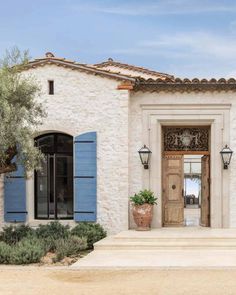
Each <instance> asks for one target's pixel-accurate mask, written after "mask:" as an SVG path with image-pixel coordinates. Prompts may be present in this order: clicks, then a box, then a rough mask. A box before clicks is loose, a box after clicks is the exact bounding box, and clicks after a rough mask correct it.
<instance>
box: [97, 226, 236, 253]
mask: <svg viewBox="0 0 236 295" xmlns="http://www.w3.org/2000/svg"><path fill="white" fill-rule="evenodd" d="M94 249H95V250H165V249H174V250H179V249H225V250H227V249H229V250H230V249H234V250H236V230H235V229H234V230H226V229H220V230H218V229H217V230H213V229H204V230H202V229H200V230H189V229H187V230H185V229H171V230H169V229H164V230H154V231H150V232H137V231H125V232H121V233H120V234H118V235H115V236H111V237H107V238H105V239H103V240H101V241H99V242H97V243H95V245H94Z"/></svg>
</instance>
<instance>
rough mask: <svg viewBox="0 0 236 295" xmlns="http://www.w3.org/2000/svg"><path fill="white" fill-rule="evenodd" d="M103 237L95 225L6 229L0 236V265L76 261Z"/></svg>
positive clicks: (60, 225) (47, 225)
mask: <svg viewBox="0 0 236 295" xmlns="http://www.w3.org/2000/svg"><path fill="white" fill-rule="evenodd" d="M105 236H106V232H105V230H104V229H103V227H102V226H101V225H99V224H92V223H80V224H78V225H76V226H75V227H74V228H72V229H70V227H69V226H68V225H62V224H61V223H59V222H58V221H54V222H50V223H48V224H46V225H39V227H38V228H36V229H34V228H31V227H29V226H27V225H18V226H12V225H10V226H6V227H4V228H3V230H2V231H1V232H0V264H30V263H39V262H43V261H48V259H44V258H45V257H46V258H47V257H50V260H51V261H52V262H60V261H63V260H65V259H67V262H68V263H67V264H69V263H70V262H73V261H76V260H77V258H78V257H79V256H80V255H82V254H83V253H84V252H85V251H88V250H89V249H92V248H93V244H94V243H95V242H97V241H99V240H100V239H102V238H104V237H105Z"/></svg>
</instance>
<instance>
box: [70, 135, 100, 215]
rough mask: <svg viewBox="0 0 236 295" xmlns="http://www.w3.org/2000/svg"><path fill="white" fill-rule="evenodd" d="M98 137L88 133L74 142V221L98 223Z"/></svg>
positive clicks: (77, 137) (76, 138)
mask: <svg viewBox="0 0 236 295" xmlns="http://www.w3.org/2000/svg"><path fill="white" fill-rule="evenodd" d="M96 211H97V135H96V132H88V133H84V134H81V135H79V136H76V137H75V141H74V220H75V221H96V216H97V212H96Z"/></svg>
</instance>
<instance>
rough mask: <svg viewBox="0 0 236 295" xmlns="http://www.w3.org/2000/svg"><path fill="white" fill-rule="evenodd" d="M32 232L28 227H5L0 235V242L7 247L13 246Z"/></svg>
mask: <svg viewBox="0 0 236 295" xmlns="http://www.w3.org/2000/svg"><path fill="white" fill-rule="evenodd" d="M33 234H34V230H33V229H32V228H31V227H29V226H28V225H18V226H13V225H10V226H5V227H4V228H3V230H2V232H1V233H0V240H1V241H3V242H5V243H7V244H8V245H15V244H16V243H18V242H19V241H20V240H22V239H23V238H25V237H27V236H30V235H33Z"/></svg>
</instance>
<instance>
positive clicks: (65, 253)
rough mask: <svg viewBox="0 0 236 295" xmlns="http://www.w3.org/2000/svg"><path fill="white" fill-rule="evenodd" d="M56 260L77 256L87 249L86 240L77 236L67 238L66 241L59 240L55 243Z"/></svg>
mask: <svg viewBox="0 0 236 295" xmlns="http://www.w3.org/2000/svg"><path fill="white" fill-rule="evenodd" d="M55 245H56V249H55V253H56V260H57V261H60V260H62V259H63V258H64V257H73V256H76V255H78V254H79V252H80V251H82V250H85V249H86V248H87V240H86V238H79V237H77V236H69V237H67V238H66V239H59V240H56V242H55Z"/></svg>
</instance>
